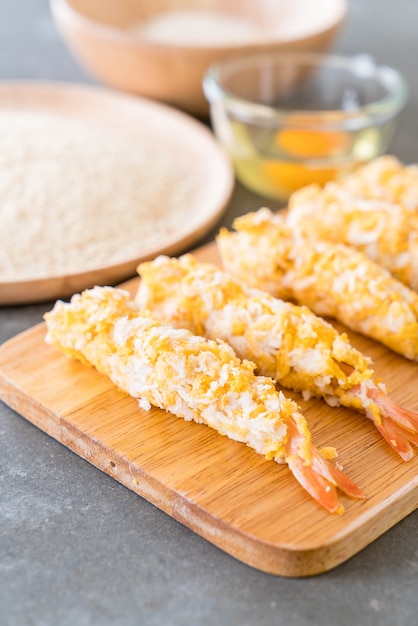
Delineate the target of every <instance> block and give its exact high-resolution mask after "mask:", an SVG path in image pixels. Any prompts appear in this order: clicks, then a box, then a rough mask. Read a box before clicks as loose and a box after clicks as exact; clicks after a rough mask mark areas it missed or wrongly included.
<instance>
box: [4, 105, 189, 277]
mask: <svg viewBox="0 0 418 626" xmlns="http://www.w3.org/2000/svg"><path fill="white" fill-rule="evenodd" d="M179 151H181V146H179ZM198 184H199V181H196V179H195V178H193V177H190V176H187V171H186V166H185V164H184V163H182V160H181V159H177V160H176V159H175V157H173V155H168V154H166V153H165V152H164V151H163V150H162V149H161V148H160V147H159V145H158V142H156V141H155V140H152V138H151V137H149V138H148V139H147V138H146V137H142V138H140V141H138V137H135V134H133V135H129V134H128V133H127V132H122V131H120V132H117V131H115V130H114V129H105V128H103V126H101V127H99V126H97V127H96V126H94V125H88V124H87V123H86V122H83V121H78V120H72V119H68V117H65V116H60V115H58V114H57V115H50V114H46V113H43V112H41V111H36V110H34V111H30V112H29V111H19V110H3V111H2V113H1V116H0V281H16V280H27V279H34V278H35V279H36V278H40V277H45V276H47V277H48V276H58V275H67V274H75V273H79V272H83V271H88V270H91V269H95V268H100V267H103V266H108V265H111V264H112V265H113V264H117V263H120V262H124V261H126V260H128V259H131V258H135V257H136V256H140V255H142V254H144V252H145V253H146V251H147V249H152V248H153V247H157V246H158V245H159V244H160V242H161V241H162V240H164V239H165V238H166V237H167V236H169V234H170V233H173V232H176V231H178V229H181V228H183V227H184V226H185V223H186V222H187V220H190V216H189V215H188V212H189V211H190V200H191V198H193V197H194V196H195V194H196V185H198Z"/></svg>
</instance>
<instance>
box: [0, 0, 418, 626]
mask: <svg viewBox="0 0 418 626" xmlns="http://www.w3.org/2000/svg"><path fill="white" fill-rule="evenodd" d="M318 1H319V0H318ZM350 7H351V10H350V17H349V20H348V22H347V24H346V25H345V28H344V32H343V33H342V36H341V38H340V39H339V41H338V43H337V46H336V47H337V48H338V49H339V50H341V51H344V52H347V53H357V52H368V53H371V54H373V55H375V56H376V58H377V59H378V60H379V61H382V62H386V63H389V64H392V65H395V66H396V67H398V68H399V69H400V70H402V71H403V73H404V74H405V76H406V78H407V80H408V82H409V84H410V86H411V97H410V101H409V104H408V106H407V108H406V110H405V112H404V114H403V116H402V120H401V124H400V127H399V130H398V133H397V135H396V138H395V140H394V142H393V144H392V152H393V153H395V154H397V155H398V156H399V157H400V158H401V159H403V160H404V161H406V162H415V161H418V146H417V141H418V73H417V65H418V2H417V1H416V0H398V1H397V2H395V1H393V0H391V1H388V0H352V1H351V4H350ZM32 78H36V79H47V80H65V81H67V80H68V81H80V82H92V81H91V79H90V78H89V77H88V76H87V75H86V74H85V73H84V72H83V71H82V70H81V69H79V67H78V66H77V64H76V63H75V61H74V60H73V59H72V58H71V57H70V55H69V54H68V53H67V51H66V50H65V48H64V46H63V44H62V42H61V40H60V38H59V36H58V34H57V32H56V30H55V28H54V26H53V24H52V21H51V18H50V14H49V8H48V2H47V0H10V1H9V2H7V1H6V0H0V79H2V80H4V79H32ZM0 176H1V172H0ZM261 204H265V201H263V200H262V199H260V198H259V197H257V196H256V195H254V194H250V193H249V192H246V191H244V190H243V189H242V188H241V187H240V186H237V189H236V191H235V194H234V197H233V198H232V201H231V203H230V206H229V208H228V211H227V213H226V215H225V217H224V218H223V220H222V223H223V224H225V225H230V223H231V221H232V218H233V216H234V215H237V214H239V213H244V212H245V211H247V210H252V209H257V208H258V207H259V206H260V205H261ZM269 204H270V205H272V203H269ZM273 208H275V207H274V206H273ZM0 227H1V225H0ZM210 236H211V235H209V237H210ZM48 308H50V307H49V304H48V303H45V304H43V305H37V306H22V307H9V308H3V309H0V342H3V341H5V340H6V339H8V338H9V337H12V336H13V335H15V334H16V333H18V332H20V331H22V330H24V329H25V328H28V327H30V326H31V325H33V324H35V323H37V322H39V321H40V320H41V318H42V314H43V313H44V311H45V310H47V309H48ZM0 451H1V452H0V625H1V626H90V625H98V626H134V625H144V626H160V625H162V624H164V625H168V626H186V625H196V626H197V625H199V626H226V625H229V626H235V625H237V626H238V625H240V626H252V625H254V626H255V625H256V626H271V625H279V626H307V625H308V624H309V625H312V624H313V625H318V626H331V625H333V626H352V625H353V624H356V625H360V626H375V625H376V626H377V625H379V626H412V624H416V623H417V620H418V618H417V615H418V541H417V539H418V513H417V512H415V513H414V514H412V515H410V516H409V517H407V518H406V519H405V520H404V521H402V522H401V523H399V524H398V525H397V526H396V527H395V528H393V529H391V530H390V531H389V532H387V533H385V535H383V536H382V537H381V538H379V539H378V540H376V541H375V542H374V543H373V544H371V545H370V546H369V547H367V548H366V549H364V550H363V551H362V552H360V553H359V554H358V555H356V556H355V557H353V558H351V559H350V560H349V561H348V562H346V563H345V564H343V565H341V566H340V567H338V568H336V569H334V570H333V571H331V572H328V573H326V574H324V575H321V576H317V577H313V578H309V579H300V580H298V579H285V578H280V577H275V576H270V575H267V574H264V573H261V572H259V571H257V570H255V569H252V568H250V567H247V566H246V565H244V564H242V563H240V562H238V561H236V560H234V559H233V558H231V557H229V556H228V555H226V554H224V553H223V552H221V551H220V550H218V549H217V548H215V547H213V546H212V545H210V544H209V543H207V542H206V541H204V540H203V539H201V538H199V537H197V536H196V535H194V534H193V533H192V532H190V531H189V530H187V529H186V528H184V527H183V526H181V525H180V524H178V523H176V522H175V521H173V520H172V519H170V518H169V517H168V516H166V515H165V514H164V513H162V512H160V511H159V510H157V509H156V508H155V507H154V506H152V505H151V504H149V503H147V502H146V501H144V500H142V499H141V498H139V497H138V496H136V495H134V494H133V493H131V492H130V491H128V490H127V489H125V488H124V487H122V486H121V485H119V484H118V483H116V482H115V481H113V480H112V479H111V478H109V477H107V476H105V475H104V474H102V473H101V472H99V471H98V470H96V469H95V468H94V467H92V466H90V465H89V464H88V463H86V462H85V461H83V460H81V459H80V458H78V457H77V456H76V455H74V454H72V453H71V452H69V451H68V450H67V449H66V448H64V447H63V446H61V445H60V444H58V443H57V442H55V441H54V440H52V439H50V438H49V437H47V436H46V435H44V434H43V433H42V432H40V431H39V430H37V429H36V428H35V427H33V426H32V425H31V424H29V423H28V422H27V421H25V420H24V419H23V418H21V417H20V416H19V415H17V414H16V413H14V412H13V411H11V410H10V409H9V408H8V407H6V406H5V405H4V404H2V403H0Z"/></svg>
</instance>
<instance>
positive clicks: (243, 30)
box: [128, 10, 265, 46]
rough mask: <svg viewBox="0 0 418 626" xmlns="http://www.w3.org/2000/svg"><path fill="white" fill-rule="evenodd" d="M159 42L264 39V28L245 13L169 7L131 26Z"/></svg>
mask: <svg viewBox="0 0 418 626" xmlns="http://www.w3.org/2000/svg"><path fill="white" fill-rule="evenodd" d="M128 30H129V31H130V33H131V34H136V35H138V36H140V37H141V38H144V39H148V40H150V41H155V42H159V43H166V44H168V43H171V44H183V45H194V46H222V45H225V44H228V45H229V44H231V43H234V44H245V43H249V42H256V41H259V42H261V41H263V38H264V37H265V28H264V29H262V28H261V26H259V25H257V24H255V23H252V22H250V21H249V20H246V19H244V18H242V17H239V16H235V15H227V14H225V13H218V12H214V11H193V10H189V11H169V12H167V13H161V14H158V15H155V16H153V17H151V18H150V19H149V20H147V21H146V22H144V23H141V24H138V25H135V26H132V27H130V28H129V29H128Z"/></svg>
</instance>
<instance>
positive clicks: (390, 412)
mask: <svg viewBox="0 0 418 626" xmlns="http://www.w3.org/2000/svg"><path fill="white" fill-rule="evenodd" d="M367 395H368V396H369V398H371V399H372V400H373V401H374V402H375V403H376V405H377V406H378V408H379V410H380V412H381V423H378V422H377V421H376V419H375V418H374V416H373V415H372V414H371V412H368V416H369V417H370V418H371V419H372V420H373V422H374V424H375V426H376V428H377V429H378V431H379V432H380V434H381V435H382V437H383V438H384V439H385V440H386V441H387V442H388V444H389V445H390V446H392V448H393V449H394V450H396V452H397V453H398V454H399V456H400V457H401V458H402V459H403V460H404V461H410V460H411V459H412V458H413V456H414V450H413V448H412V446H411V444H413V445H415V446H418V413H417V412H416V411H411V410H410V409H405V408H404V407H402V406H399V405H397V404H396V402H394V401H393V400H392V399H391V398H389V396H387V395H386V394H384V393H383V392H382V391H380V389H369V390H368V392H367Z"/></svg>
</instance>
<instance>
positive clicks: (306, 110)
mask: <svg viewBox="0 0 418 626" xmlns="http://www.w3.org/2000/svg"><path fill="white" fill-rule="evenodd" d="M203 89H204V93H205V96H206V98H207V100H208V101H209V104H210V113H211V120H212V125H213V129H214V132H215V134H216V136H217V137H218V139H219V141H220V142H221V144H222V145H223V146H224V148H225V149H226V151H227V152H228V153H229V155H230V157H231V159H232V162H233V164H234V167H235V171H236V175H237V178H238V179H239V180H240V181H241V182H242V183H243V184H244V185H245V186H247V187H248V188H250V189H251V190H253V191H255V192H257V193H259V194H261V195H263V196H267V197H271V198H275V199H280V200H287V198H288V197H289V196H290V195H291V194H292V193H293V192H294V191H295V190H296V189H299V188H300V187H304V186H305V185H308V184H311V183H318V184H321V185H322V184H324V183H325V182H327V181H329V180H333V179H336V178H338V177H340V176H341V175H344V174H345V173H347V172H348V171H350V170H352V169H353V168H354V167H355V166H356V165H358V164H360V163H364V162H366V161H369V160H371V159H374V158H376V157H377V156H379V155H381V154H383V153H384V152H386V150H387V149H388V146H389V144H390V141H391V139H392V137H393V134H394V131H395V128H396V120H397V117H398V115H399V113H400V111H401V110H402V108H403V107H404V105H405V103H406V101H407V96H408V90H407V86H406V83H405V80H404V79H403V77H402V76H401V75H400V73H399V72H398V71H397V70H395V69H393V68H391V67H388V66H386V65H377V64H376V63H375V61H374V60H373V59H372V58H371V57H370V56H367V55H356V56H353V57H344V56H337V55H329V54H312V53H288V54H280V53H279V54H274V53H273V54H252V55H250V56H246V57H241V58H231V59H225V60H223V61H221V62H219V63H217V64H215V65H213V66H212V67H210V68H209V70H208V72H207V73H206V75H205V78H204V81H203Z"/></svg>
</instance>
